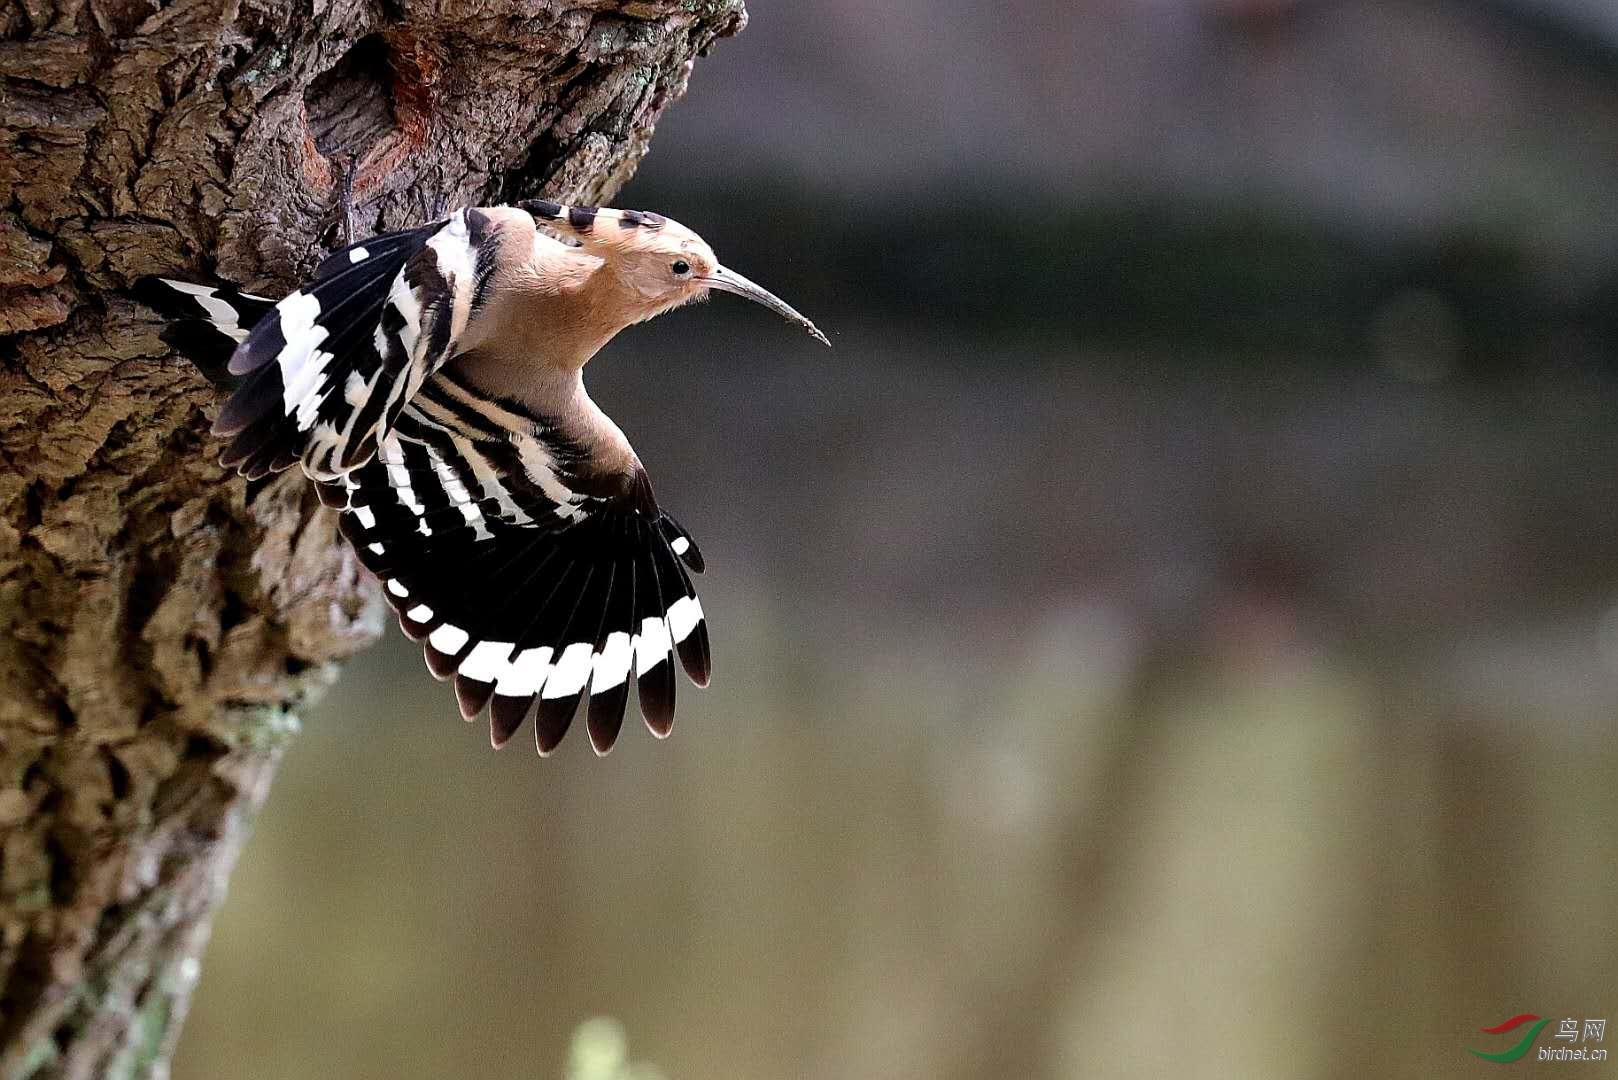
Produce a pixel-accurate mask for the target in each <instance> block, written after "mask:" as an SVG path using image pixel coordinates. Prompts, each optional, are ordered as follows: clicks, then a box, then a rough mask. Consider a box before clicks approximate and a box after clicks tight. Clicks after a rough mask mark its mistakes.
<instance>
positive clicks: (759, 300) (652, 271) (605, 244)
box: [519, 199, 831, 345]
mask: <svg viewBox="0 0 1618 1080" xmlns="http://www.w3.org/2000/svg"><path fill="white" fill-rule="evenodd" d="M519 205H520V206H521V208H522V209H523V210H526V211H527V212H528V213H530V214H532V215H533V216H534V218H535V219H536V221H537V222H538V223H539V224H540V225H542V226H544V227H546V228H548V229H551V230H553V231H555V232H557V233H560V234H562V235H563V236H567V237H571V238H573V239H575V240H577V241H578V242H579V243H580V244H581V245H582V246H583V247H584V249H585V250H586V251H588V252H589V253H590V254H592V255H594V256H596V257H598V258H600V259H601V260H602V262H603V263H604V264H605V266H606V267H608V268H610V269H611V271H612V273H613V275H614V277H615V278H616V279H617V280H618V281H619V282H621V283H622V284H623V286H624V287H625V288H624V292H625V294H626V296H627V301H626V302H627V303H628V304H630V305H631V306H632V307H633V309H634V310H633V311H632V313H631V316H632V317H631V318H630V320H629V321H631V322H642V321H644V320H646V319H650V318H652V317H653V316H654V315H660V314H662V313H663V312H665V311H668V310H669V309H671V308H676V307H679V306H680V305H681V304H687V303H690V302H692V301H693V300H700V299H702V298H703V297H705V296H706V295H707V294H708V292H709V290H714V289H717V290H719V291H720V292H728V293H734V294H735V295H737V296H742V297H746V298H747V299H748V300H751V301H753V302H754V303H756V304H762V305H763V306H764V307H767V308H769V309H770V310H771V311H773V312H775V313H776V314H777V315H780V316H781V317H782V318H784V319H786V320H787V321H788V322H793V323H797V324H798V325H799V326H801V327H802V328H803V329H804V330H805V331H806V332H808V334H809V335H810V336H811V337H813V338H815V339H816V340H817V341H819V342H821V343H822V344H825V345H830V344H831V343H830V342H829V341H827V340H826V335H825V334H822V333H821V332H820V331H819V330H818V329H816V328H815V324H814V323H812V322H810V321H809V320H808V319H806V318H805V317H804V316H802V315H800V314H798V312H797V311H795V310H793V308H792V307H791V305H789V304H788V303H787V302H786V301H785V300H782V299H781V298H780V297H778V296H776V295H775V294H774V293H772V292H770V291H769V290H768V289H765V288H764V287H763V286H761V285H757V284H755V283H753V282H752V281H749V280H748V279H747V278H745V277H743V276H742V275H740V274H738V273H736V271H734V270H731V269H729V268H728V267H725V266H722V265H720V262H719V259H718V258H717V257H716V256H715V255H714V253H713V249H712V248H710V247H709V246H708V244H707V243H706V242H705V241H704V240H703V239H702V237H700V236H698V235H697V234H696V233H694V232H692V231H691V230H690V229H688V228H686V227H685V226H684V225H681V224H680V223H679V222H678V221H672V220H670V219H669V218H666V217H663V216H662V215H660V214H653V213H646V212H642V211H639V210H614V209H612V208H610V207H600V208H594V207H582V206H572V207H569V206H562V205H560V204H559V203H554V202H550V201H548V200H545V199H532V200H529V201H527V202H524V203H521V204H519Z"/></svg>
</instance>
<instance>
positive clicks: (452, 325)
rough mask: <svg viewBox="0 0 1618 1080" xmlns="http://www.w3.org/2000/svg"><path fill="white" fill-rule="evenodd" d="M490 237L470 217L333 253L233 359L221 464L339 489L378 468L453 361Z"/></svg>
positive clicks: (461, 214) (474, 213)
mask: <svg viewBox="0 0 1618 1080" xmlns="http://www.w3.org/2000/svg"><path fill="white" fill-rule="evenodd" d="M490 236H491V229H490V223H489V219H488V218H487V217H486V216H485V215H484V214H482V213H481V212H479V211H478V210H476V209H465V210H459V211H456V212H455V213H454V214H452V215H450V217H449V218H448V219H446V220H444V221H440V222H435V223H434V224H432V225H427V226H424V227H422V228H419V229H410V230H407V231H404V232H397V233H391V234H388V235H386V236H379V237H374V238H372V239H369V240H366V241H363V242H362V243H359V244H354V245H352V246H350V247H347V248H344V249H343V250H341V251H339V252H337V253H335V254H333V255H332V256H330V257H329V258H327V259H326V260H325V262H323V263H322V264H321V265H320V268H319V269H318V270H317V272H316V274H315V277H314V279H313V280H312V281H310V282H309V283H307V284H305V285H303V286H302V287H300V288H299V289H297V290H295V291H294V292H292V293H290V294H288V295H287V296H286V297H284V298H283V299H282V300H280V301H279V302H278V303H276V304H275V305H274V307H273V308H272V309H271V310H269V311H267V312H264V313H262V317H256V316H255V321H254V322H253V323H252V324H251V326H252V329H251V331H250V332H249V333H247V334H246V336H245V338H244V339H243V340H242V341H241V343H240V344H239V345H238V346H237V347H236V350H235V353H234V355H232V357H231V359H230V364H229V371H230V374H232V375H236V376H240V377H241V378H242V381H241V384H240V386H239V387H238V388H237V389H236V391H235V393H234V394H233V395H232V396H231V398H230V399H229V400H228V401H227V402H226V403H225V405H224V407H223V409H221V411H220V414H219V418H218V420H217V421H216V422H215V424H214V431H215V433H216V434H219V435H225V436H230V437H231V443H230V445H229V447H228V449H227V450H226V451H225V454H224V456H223V458H222V461H223V462H224V464H226V465H228V466H233V467H235V468H237V469H239V470H240V471H241V472H242V473H243V474H244V475H246V476H248V477H261V476H265V475H268V474H269V473H272V472H277V471H279V470H281V469H285V468H289V467H290V466H292V465H294V464H297V463H299V462H302V464H303V468H304V471H305V472H307V473H308V474H309V475H310V476H311V477H314V478H315V479H317V480H335V479H336V478H338V477H339V476H341V475H342V474H343V473H346V472H348V471H349V470H351V469H354V468H357V467H358V466H360V465H362V464H363V463H365V462H366V461H368V460H370V459H371V458H372V456H373V455H374V454H375V453H376V450H377V447H378V445H379V444H380V442H381V440H382V439H383V438H384V437H385V436H386V434H387V432H388V429H389V427H390V426H391V425H392V423H393V422H394V420H395V419H396V418H397V416H398V415H399V412H400V410H401V409H402V408H403V407H404V405H405V403H406V402H407V401H409V400H410V398H411V397H412V396H413V395H414V394H415V393H416V392H417V391H418V390H419V389H420V388H421V385H422V383H423V382H424V381H425V380H426V379H427V377H428V376H429V375H431V374H432V373H433V372H434V371H436V370H437V369H438V368H439V367H441V366H442V365H443V364H444V362H445V361H446V360H448V359H449V358H450V357H451V356H452V355H453V354H454V351H455V342H456V339H457V338H458V337H459V336H460V334H461V333H462V332H463V331H464V329H465V327H466V323H467V319H468V317H469V316H470V314H471V310H472V303H473V298H474V296H475V294H476V291H477V284H478V281H479V278H480V273H484V272H486V267H487V264H488V260H489V259H490V258H491V257H492V253H491V252H490V250H489V248H490V247H492V245H491V244H490V243H489V239H490ZM170 284H171V286H174V287H183V286H180V285H179V284H178V283H170ZM199 300H200V298H199ZM212 314H214V315H218V314H222V312H214V313H212ZM215 324H216V325H218V320H217V319H215Z"/></svg>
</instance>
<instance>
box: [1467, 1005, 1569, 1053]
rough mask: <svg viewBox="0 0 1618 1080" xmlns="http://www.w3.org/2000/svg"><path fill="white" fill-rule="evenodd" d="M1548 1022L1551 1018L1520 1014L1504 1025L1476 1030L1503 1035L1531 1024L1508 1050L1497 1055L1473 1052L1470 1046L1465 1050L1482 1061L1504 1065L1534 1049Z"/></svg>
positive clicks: (1480, 1051)
mask: <svg viewBox="0 0 1618 1080" xmlns="http://www.w3.org/2000/svg"><path fill="white" fill-rule="evenodd" d="M1550 1022H1551V1018H1550V1017H1548V1016H1545V1017H1540V1016H1535V1015H1534V1014H1533V1013H1522V1014H1521V1015H1519V1016H1513V1017H1512V1018H1511V1019H1510V1020H1507V1021H1505V1022H1504V1023H1500V1024H1496V1025H1495V1026H1494V1027H1486V1028H1479V1029H1478V1030H1479V1031H1481V1032H1483V1033H1484V1034H1485V1035H1504V1034H1505V1033H1506V1032H1508V1031H1515V1030H1517V1029H1518V1028H1520V1027H1522V1026H1523V1025H1524V1024H1533V1025H1534V1026H1533V1027H1531V1028H1529V1029H1528V1033H1527V1034H1526V1035H1524V1036H1523V1037H1522V1038H1521V1039H1520V1040H1518V1042H1517V1045H1516V1046H1513V1047H1512V1048H1511V1049H1510V1050H1502V1051H1500V1053H1498V1054H1487V1053H1484V1052H1483V1051H1482V1050H1473V1049H1472V1048H1471V1047H1470V1046H1468V1047H1467V1048H1466V1050H1467V1052H1468V1053H1471V1054H1476V1055H1477V1056H1478V1057H1480V1058H1482V1059H1483V1060H1484V1061H1498V1062H1500V1063H1501V1064H1505V1063H1506V1062H1508V1061H1516V1060H1517V1059H1518V1058H1521V1057H1522V1056H1523V1055H1524V1054H1526V1053H1528V1051H1530V1050H1532V1049H1533V1048H1534V1040H1535V1039H1537V1038H1538V1037H1539V1032H1540V1030H1541V1029H1542V1028H1543V1027H1544V1026H1545V1025H1546V1024H1548V1023H1550Z"/></svg>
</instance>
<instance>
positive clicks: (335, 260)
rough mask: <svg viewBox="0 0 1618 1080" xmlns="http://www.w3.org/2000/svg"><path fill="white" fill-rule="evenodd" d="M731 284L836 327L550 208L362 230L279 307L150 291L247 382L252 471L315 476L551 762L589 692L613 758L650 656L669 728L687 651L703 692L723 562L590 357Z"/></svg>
mask: <svg viewBox="0 0 1618 1080" xmlns="http://www.w3.org/2000/svg"><path fill="white" fill-rule="evenodd" d="M710 290H719V291H722V292H729V293H734V294H736V295H738V296H743V297H746V298H747V299H749V300H753V301H755V302H757V303H759V304H762V305H764V306H765V307H767V308H769V309H770V310H772V311H774V312H776V313H778V314H780V315H782V316H784V317H785V318H787V319H789V320H791V321H792V322H794V323H797V324H798V325H799V326H800V327H802V328H803V329H804V330H806V331H807V332H808V333H809V334H811V335H813V336H814V337H815V338H816V339H818V340H819V341H821V342H822V343H825V344H829V342H827V341H826V338H825V335H823V334H822V333H821V332H820V331H819V330H817V329H816V328H815V326H814V324H813V323H811V322H810V321H809V320H808V319H806V318H804V317H803V316H802V315H800V314H798V313H797V312H796V311H794V310H793V309H792V308H791V307H790V306H788V305H787V304H786V303H785V302H784V301H783V300H781V299H780V298H778V297H776V296H775V295H773V294H772V293H770V292H768V291H766V290H765V289H763V288H761V287H760V286H758V285H755V284H754V283H753V282H751V281H749V280H748V279H747V278H745V277H743V276H742V275H740V274H738V273H736V272H735V271H733V270H730V269H728V268H726V267H724V266H721V265H720V264H719V261H718V260H717V259H716V258H715V257H714V253H713V251H712V250H711V249H710V248H709V246H708V245H707V244H706V243H704V242H703V241H702V239H701V237H699V236H697V234H696V233H694V232H692V231H691V230H690V229H687V228H686V227H684V226H683V225H680V224H679V223H677V222H675V221H671V220H669V219H668V218H665V217H662V216H660V215H657V214H652V213H643V212H639V211H634V210H614V209H608V208H600V209H595V208H588V207H581V206H574V207H568V206H562V205H559V204H557V203H554V202H550V201H547V200H531V201H527V202H522V203H519V204H517V205H515V206H496V207H476V208H469V209H463V210H459V211H456V212H455V213H453V214H451V215H449V217H448V218H446V219H444V220H442V221H438V222H434V223H433V224H430V225H426V226H423V227H421V228H417V229H408V230H405V231H402V232H396V233H390V234H387V235H385V236H378V237H374V238H372V239H369V240H363V241H361V242H359V243H357V244H351V245H349V246H347V247H345V248H342V249H341V250H339V251H337V252H335V253H334V254H332V255H331V256H329V257H328V258H327V259H326V260H325V261H324V262H322V263H321V264H320V266H319V268H318V269H317V270H316V272H315V276H314V278H313V280H311V281H309V282H308V283H306V284H304V285H302V286H301V287H299V288H298V289H296V290H295V291H293V292H292V293H290V294H289V295H287V296H286V297H284V298H282V299H281V300H279V301H274V300H270V299H267V298H264V297H260V296H253V295H251V294H248V293H243V292H240V291H237V290H235V289H232V288H230V287H228V286H203V285H194V284H190V283H187V282H183V281H174V280H169V279H164V278H153V279H147V280H145V281H143V282H142V283H140V285H139V287H138V289H137V295H139V296H140V297H141V298H142V299H143V300H146V301H147V302H148V303H150V304H151V305H152V306H154V307H156V308H158V310H159V311H161V312H163V313H164V314H166V315H169V316H171V317H172V318H174V319H176V320H177V321H175V322H173V323H171V324H170V326H169V327H168V328H167V330H165V334H164V336H165V339H166V340H167V341H169V342H170V343H171V344H172V345H174V346H175V347H176V348H178V349H179V350H180V351H181V352H182V353H184V354H186V355H188V356H189V357H190V358H191V359H192V360H193V361H195V362H196V363H197V364H198V366H199V367H201V368H202V369H203V370H204V371H209V370H213V371H219V370H220V369H222V368H223V369H225V370H228V373H229V375H231V376H234V377H236V378H238V379H239V380H240V381H239V383H238V384H237V385H236V388H235V390H234V392H233V393H232V394H231V396H230V397H229V398H228V400H226V402H225V403H224V405H223V407H222V408H221V410H220V412H219V416H218V419H217V420H216V421H215V423H214V428H213V430H214V432H215V434H217V435H221V436H225V437H228V438H229V439H230V443H229V446H228V448H227V449H226V450H225V451H224V455H223V457H222V458H221V461H222V462H223V463H224V464H225V465H226V466H229V467H233V468H235V469H237V470H238V471H239V472H241V473H242V474H243V475H245V476H247V477H248V478H250V479H262V478H264V477H267V476H269V475H270V474H272V473H275V472H279V471H281V470H284V469H288V468H291V467H292V466H294V465H298V466H301V467H302V469H303V471H304V473H305V474H307V476H308V477H309V478H310V479H311V480H313V481H314V483H315V485H316V488H317V490H318V492H319V495H320V498H321V501H322V502H324V503H325V504H326V505H328V506H331V507H334V508H336V509H337V510H338V511H339V512H340V517H339V527H340V530H341V532H342V534H343V536H344V537H346V538H347V540H348V541H349V543H350V544H352V546H353V548H354V551H355V552H356V553H357V555H358V557H359V559H360V561H361V562H362V563H364V565H365V566H367V567H368V568H369V569H370V570H371V571H372V572H374V573H375V574H376V576H377V577H378V578H380V579H381V581H382V586H383V595H384V596H385V597H386V598H387V600H388V602H389V603H390V604H391V605H392V607H393V608H394V611H395V612H396V614H397V616H398V620H399V625H400V626H401V627H402V628H403V630H404V632H405V633H406V634H407V635H409V636H410V637H411V638H412V639H415V640H417V641H421V642H423V648H424V652H425V655H426V660H427V667H428V668H429V669H430V670H431V672H432V673H433V675H434V676H436V677H437V678H439V679H441V680H443V679H450V680H453V682H454V688H455V696H456V700H457V703H458V705H459V708H460V712H461V715H462V716H463V717H464V718H465V719H467V720H472V719H474V718H476V717H477V716H478V715H479V714H480V713H481V712H482V711H483V709H484V708H485V707H487V708H488V710H489V723H490V738H491V740H492V742H493V744H494V745H495V746H496V747H500V746H503V745H504V744H505V743H506V742H507V741H509V740H510V739H511V737H512V735H513V734H514V733H515V732H516V731H517V729H518V728H519V727H520V726H521V725H522V723H523V722H524V720H525V719H526V718H528V717H529V716H530V715H532V716H533V718H534V734H535V740H536V742H537V743H538V747H539V752H540V753H541V754H548V753H550V752H551V751H552V750H554V749H555V748H556V746H557V744H558V743H560V742H561V740H562V737H563V736H564V735H565V734H566V733H567V730H568V727H569V726H570V724H571V722H572V719H573V716H574V714H575V713H576V712H577V711H578V707H579V702H580V699H581V698H582V697H583V696H584V694H585V693H586V692H587V691H588V694H589V706H588V708H587V710H586V719H585V722H586V727H587V729H588V731H589V737H590V743H591V745H592V746H593V747H594V748H595V751H596V752H597V753H599V754H604V753H606V752H607V751H608V750H610V749H611V748H612V745H613V743H614V741H615V740H616V739H617V737H618V733H619V730H620V728H621V727H622V724H623V717H624V710H625V707H626V703H627V700H628V694H629V676H630V671H631V668H633V670H634V677H635V683H636V687H637V690H638V695H639V699H640V709H641V714H642V716H643V717H644V719H645V721H646V724H647V726H648V727H649V728H650V729H651V731H652V733H653V734H654V735H656V736H658V737H660V738H661V737H664V736H666V735H668V733H669V731H670V730H671V728H672V725H673V722H674V698H675V674H674V661H675V658H676V657H678V659H679V663H680V665H681V666H682V667H683V668H684V669H685V673H686V675H687V676H689V677H690V679H691V681H692V682H694V683H695V684H696V685H698V686H705V685H707V683H708V677H709V674H710V668H711V664H710V656H709V646H708V630H707V625H706V622H705V621H704V617H703V612H702V605H701V604H700V603H699V602H698V600H697V594H696V590H695V589H694V588H693V587H692V585H691V576H690V575H691V573H701V572H702V569H703V559H702V554H701V553H700V551H699V550H698V549H697V545H696V542H695V541H693V540H692V538H691V534H690V533H688V532H687V531H686V530H685V528H684V527H683V526H681V525H680V524H679V523H678V522H677V521H675V519H674V518H673V517H671V516H670V515H669V514H668V513H666V512H665V511H664V510H663V509H662V508H661V507H659V505H658V502H657V499H656V497H655V496H654V495H653V493H652V483H651V480H650V479H649V478H648V476H647V474H646V470H645V469H644V468H643V467H642V465H641V462H640V458H639V457H637V456H636V454H635V451H634V448H633V447H631V446H630V444H629V440H628V439H627V438H625V437H624V433H623V432H622V431H621V430H620V429H619V427H618V425H617V424H615V423H614V422H613V421H612V419H611V418H610V417H608V416H607V414H606V413H604V412H602V410H601V409H600V408H599V407H598V406H597V405H596V403H595V402H594V401H592V400H591V399H590V395H589V394H588V393H586V391H585V388H584V382H583V377H582V373H583V370H584V366H585V364H586V363H587V362H588V361H589V360H590V358H591V357H593V356H595V355H596V353H597V352H598V351H599V350H600V349H601V348H602V346H604V345H606V344H607V342H609V341H610V340H612V338H613V337H614V336H615V335H616V334H617V333H618V332H619V331H621V330H623V329H624V328H625V327H628V326H631V325H633V324H635V323H639V322H643V321H645V320H647V319H650V318H653V317H654V316H656V315H659V314H662V313H663V312H665V311H668V310H670V309H672V308H675V307H678V306H680V305H682V304H686V303H689V302H691V301H694V300H700V299H702V298H703V297H705V296H706V295H707V294H708V293H709V291H710ZM688 571H689V572H688Z"/></svg>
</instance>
